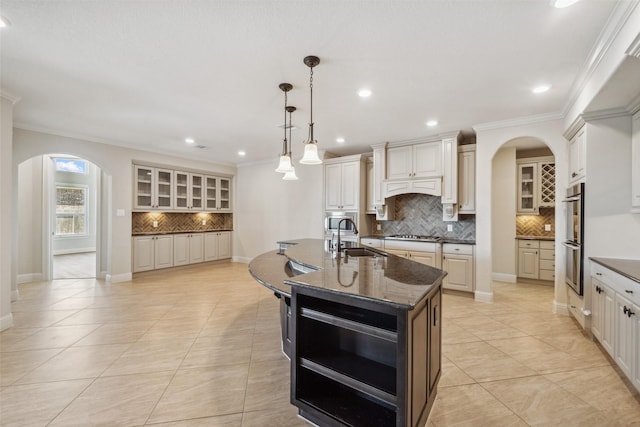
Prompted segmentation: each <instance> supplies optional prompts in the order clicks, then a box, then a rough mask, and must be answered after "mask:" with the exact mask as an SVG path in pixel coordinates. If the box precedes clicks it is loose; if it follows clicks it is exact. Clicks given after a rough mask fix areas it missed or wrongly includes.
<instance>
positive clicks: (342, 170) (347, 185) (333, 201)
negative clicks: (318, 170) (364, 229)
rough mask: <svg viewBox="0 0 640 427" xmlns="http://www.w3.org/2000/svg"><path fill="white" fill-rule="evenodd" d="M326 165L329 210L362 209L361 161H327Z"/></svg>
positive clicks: (326, 191)
mask: <svg viewBox="0 0 640 427" xmlns="http://www.w3.org/2000/svg"><path fill="white" fill-rule="evenodd" d="M325 163H326V164H325V167H324V174H325V175H324V177H325V179H324V183H325V187H324V188H325V208H326V209H327V210H349V211H358V210H359V209H360V195H361V193H360V185H361V183H362V179H361V177H360V174H361V161H360V160H356V161H346V162H344V163H327V162H325Z"/></svg>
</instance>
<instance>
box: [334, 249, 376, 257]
mask: <svg viewBox="0 0 640 427" xmlns="http://www.w3.org/2000/svg"><path fill="white" fill-rule="evenodd" d="M343 253H344V255H345V256H352V257H361V256H385V254H383V253H381V252H378V251H375V250H373V249H369V248H346V249H344V250H343Z"/></svg>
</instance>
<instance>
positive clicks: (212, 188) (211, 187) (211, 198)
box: [204, 176, 218, 211]
mask: <svg viewBox="0 0 640 427" xmlns="http://www.w3.org/2000/svg"><path fill="white" fill-rule="evenodd" d="M204 191H205V200H204V208H205V209H206V210H208V211H215V210H217V209H218V178H216V177H215V176H207V177H205V179H204Z"/></svg>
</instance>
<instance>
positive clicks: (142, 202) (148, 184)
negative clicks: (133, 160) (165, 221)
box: [133, 165, 155, 209]
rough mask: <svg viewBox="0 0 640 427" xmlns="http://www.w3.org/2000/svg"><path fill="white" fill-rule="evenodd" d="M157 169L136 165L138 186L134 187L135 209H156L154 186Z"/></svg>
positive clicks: (135, 176) (134, 172) (134, 171)
mask: <svg viewBox="0 0 640 427" xmlns="http://www.w3.org/2000/svg"><path fill="white" fill-rule="evenodd" d="M154 174H155V171H154V169H153V168H148V167H145V166H137V165H136V166H135V167H134V170H133V175H134V180H135V183H136V186H135V188H134V195H133V206H134V209H155V202H154V195H155V194H154V186H155V176H154Z"/></svg>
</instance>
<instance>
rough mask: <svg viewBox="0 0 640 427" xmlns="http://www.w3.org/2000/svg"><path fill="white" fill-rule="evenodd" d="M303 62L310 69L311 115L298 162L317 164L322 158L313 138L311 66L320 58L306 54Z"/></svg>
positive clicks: (316, 142)
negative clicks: (307, 136) (305, 139)
mask: <svg viewBox="0 0 640 427" xmlns="http://www.w3.org/2000/svg"><path fill="white" fill-rule="evenodd" d="M304 63H305V65H306V66H307V67H309V69H310V70H311V71H310V77H309V88H310V89H311V92H310V93H311V103H310V105H311V116H310V121H309V139H308V140H307V141H305V142H304V155H303V156H302V160H300V163H301V164H303V165H319V164H321V163H322V160H320V157H318V141H316V140H315V139H313V67H315V66H316V65H318V64H319V63H320V58H318V57H317V56H307V57H305V58H304Z"/></svg>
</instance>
